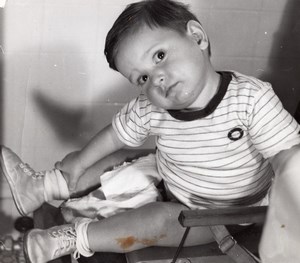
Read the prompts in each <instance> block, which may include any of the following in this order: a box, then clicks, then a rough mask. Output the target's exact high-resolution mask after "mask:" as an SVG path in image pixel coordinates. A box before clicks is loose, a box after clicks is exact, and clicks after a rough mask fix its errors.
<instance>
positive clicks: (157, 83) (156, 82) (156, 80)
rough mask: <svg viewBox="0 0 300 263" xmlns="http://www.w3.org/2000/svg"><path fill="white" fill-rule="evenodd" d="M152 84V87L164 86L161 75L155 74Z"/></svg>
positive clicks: (163, 77)
mask: <svg viewBox="0 0 300 263" xmlns="http://www.w3.org/2000/svg"><path fill="white" fill-rule="evenodd" d="M152 82H153V85H154V86H162V85H164V84H165V76H164V75H163V74H157V75H155V76H153V80H152Z"/></svg>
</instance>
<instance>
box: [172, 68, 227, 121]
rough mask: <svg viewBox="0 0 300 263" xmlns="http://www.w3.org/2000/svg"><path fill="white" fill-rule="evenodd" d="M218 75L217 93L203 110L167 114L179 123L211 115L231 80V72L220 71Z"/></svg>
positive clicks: (174, 111) (176, 111)
mask: <svg viewBox="0 0 300 263" xmlns="http://www.w3.org/2000/svg"><path fill="white" fill-rule="evenodd" d="M218 73H219V74H220V75H221V81H220V85H219V88H218V91H217V93H216V94H215V96H214V97H213V98H212V99H211V100H210V102H209V103H208V104H207V105H206V106H205V108H203V109H200V110H196V111H183V110H168V112H169V114H170V115H171V116H172V117H173V118H175V119H177V120H181V121H193V120H197V119H201V118H204V117H206V116H208V115H209V114H211V113H212V112H213V111H214V110H215V109H216V108H217V107H218V105H219V104H220V102H221V101H222V99H223V98H224V96H225V93H226V91H227V88H228V85H229V83H230V81H231V80H232V74H231V72H227V71H222V72H218Z"/></svg>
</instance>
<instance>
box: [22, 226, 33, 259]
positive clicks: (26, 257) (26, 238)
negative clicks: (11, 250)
mask: <svg viewBox="0 0 300 263" xmlns="http://www.w3.org/2000/svg"><path fill="white" fill-rule="evenodd" d="M30 231H31V230H29V231H27V232H26V233H25V234H24V236H23V251H24V256H25V262H26V263H33V262H32V261H31V260H30V258H29V254H28V249H27V244H28V235H29V232H30Z"/></svg>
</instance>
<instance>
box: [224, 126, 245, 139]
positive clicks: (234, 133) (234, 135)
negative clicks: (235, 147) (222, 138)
mask: <svg viewBox="0 0 300 263" xmlns="http://www.w3.org/2000/svg"><path fill="white" fill-rule="evenodd" d="M243 135H244V131H243V130H242V129H241V128H234V129H232V130H231V131H230V132H228V138H229V139H230V140H232V141H237V140H239V139H241V138H242V137H243Z"/></svg>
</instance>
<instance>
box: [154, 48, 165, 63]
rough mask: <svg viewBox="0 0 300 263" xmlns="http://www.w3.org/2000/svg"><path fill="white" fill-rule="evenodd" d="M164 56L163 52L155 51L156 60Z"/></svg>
mask: <svg viewBox="0 0 300 263" xmlns="http://www.w3.org/2000/svg"><path fill="white" fill-rule="evenodd" d="M164 58H165V52H163V51H159V52H157V53H156V62H159V61H161V60H163V59H164Z"/></svg>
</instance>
